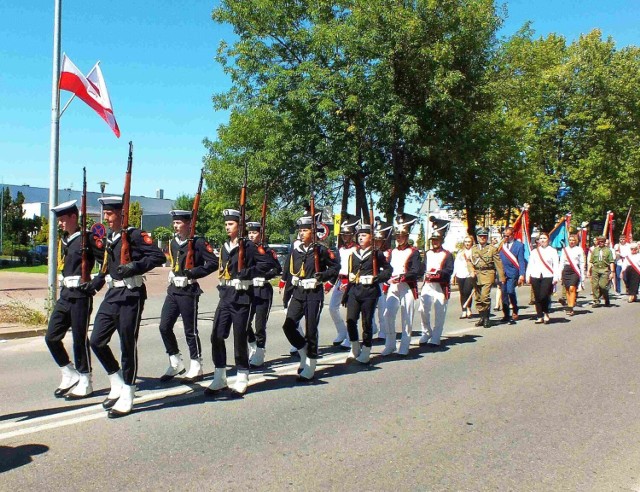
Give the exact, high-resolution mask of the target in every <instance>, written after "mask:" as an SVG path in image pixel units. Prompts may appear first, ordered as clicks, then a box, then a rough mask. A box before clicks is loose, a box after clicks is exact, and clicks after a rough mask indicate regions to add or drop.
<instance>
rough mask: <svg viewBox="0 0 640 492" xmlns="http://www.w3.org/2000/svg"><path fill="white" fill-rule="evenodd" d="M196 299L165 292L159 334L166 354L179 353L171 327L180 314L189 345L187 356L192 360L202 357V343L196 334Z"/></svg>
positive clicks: (196, 297)
mask: <svg viewBox="0 0 640 492" xmlns="http://www.w3.org/2000/svg"><path fill="white" fill-rule="evenodd" d="M198 299H199V296H191V295H179V294H172V293H171V292H169V293H168V294H167V297H166V298H165V300H164V304H163V305H162V311H161V314H160V336H161V337H162V341H163V343H164V348H165V349H166V350H167V354H168V355H176V354H178V353H180V349H179V348H178V340H176V335H175V333H174V332H173V327H174V326H175V324H176V321H177V320H178V316H182V324H183V325H184V336H185V338H186V339H187V345H188V346H189V356H190V357H191V359H192V360H194V359H200V358H201V357H202V345H201V344H200V337H199V336H198Z"/></svg>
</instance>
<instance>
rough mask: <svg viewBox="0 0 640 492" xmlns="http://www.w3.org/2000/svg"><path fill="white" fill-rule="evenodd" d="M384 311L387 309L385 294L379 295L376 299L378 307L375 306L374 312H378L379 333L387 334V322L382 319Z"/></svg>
mask: <svg viewBox="0 0 640 492" xmlns="http://www.w3.org/2000/svg"><path fill="white" fill-rule="evenodd" d="M385 309H387V294H384V293H382V294H380V297H378V305H377V306H376V310H377V311H378V325H379V327H380V333H384V334H386V333H387V320H386V319H385V317H384V311H385ZM374 319H375V316H374ZM373 332H374V333H375V332H376V330H373ZM383 336H384V335H383Z"/></svg>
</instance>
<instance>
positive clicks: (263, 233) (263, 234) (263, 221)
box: [260, 184, 267, 247]
mask: <svg viewBox="0 0 640 492" xmlns="http://www.w3.org/2000/svg"><path fill="white" fill-rule="evenodd" d="M266 240H267V185H266V184H265V185H264V199H263V200H262V214H261V215H260V246H263V247H264V245H265V243H266V242H267V241H266Z"/></svg>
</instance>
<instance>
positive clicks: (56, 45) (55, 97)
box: [47, 0, 62, 310]
mask: <svg viewBox="0 0 640 492" xmlns="http://www.w3.org/2000/svg"><path fill="white" fill-rule="evenodd" d="M53 3H54V14H53V76H52V80H51V151H50V154H49V258H48V260H47V268H48V277H47V282H48V286H49V298H48V300H49V303H48V307H49V310H51V309H52V308H53V304H54V303H55V300H56V291H57V279H56V273H57V258H58V254H57V253H58V252H57V248H58V237H57V236H58V224H57V220H56V215H55V214H54V213H53V212H52V211H51V208H52V207H55V206H56V205H57V204H58V160H59V156H60V154H59V152H60V91H59V90H58V84H59V81H60V32H61V27H60V23H61V11H62V0H54V1H53Z"/></svg>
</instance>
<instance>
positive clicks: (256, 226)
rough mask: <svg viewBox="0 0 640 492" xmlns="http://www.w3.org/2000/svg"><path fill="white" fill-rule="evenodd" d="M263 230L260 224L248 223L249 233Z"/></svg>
mask: <svg viewBox="0 0 640 492" xmlns="http://www.w3.org/2000/svg"><path fill="white" fill-rule="evenodd" d="M261 228H262V224H260V222H247V231H254V232H259V231H260V229H261Z"/></svg>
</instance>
